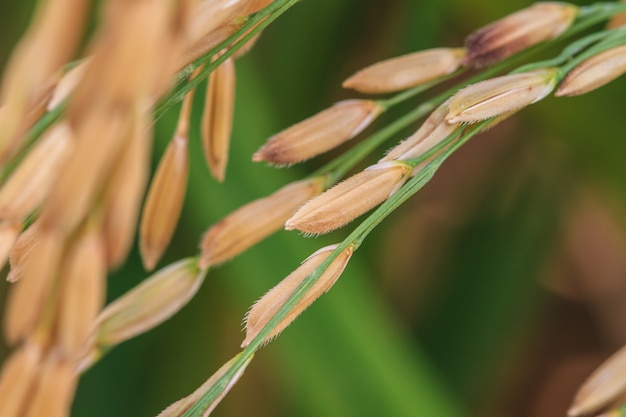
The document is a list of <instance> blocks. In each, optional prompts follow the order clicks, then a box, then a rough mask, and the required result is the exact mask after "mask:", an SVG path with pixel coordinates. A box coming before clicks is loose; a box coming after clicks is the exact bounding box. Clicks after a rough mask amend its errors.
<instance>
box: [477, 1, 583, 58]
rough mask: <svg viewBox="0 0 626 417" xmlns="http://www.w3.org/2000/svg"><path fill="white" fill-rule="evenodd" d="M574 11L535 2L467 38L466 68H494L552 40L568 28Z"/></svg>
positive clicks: (557, 5) (566, 6)
mask: <svg viewBox="0 0 626 417" xmlns="http://www.w3.org/2000/svg"><path fill="white" fill-rule="evenodd" d="M578 10H579V9H578V7H576V6H573V5H571V4H567V3H560V2H539V3H535V4H533V5H532V6H530V7H527V8H525V9H522V10H519V11H517V12H515V13H513V14H510V15H509V16H507V17H505V18H503V19H500V20H498V21H496V22H494V23H492V24H490V25H488V26H485V27H484V28H482V29H479V30H478V31H476V32H474V33H472V34H471V35H469V36H468V37H467V39H466V41H465V46H466V47H467V57H466V59H465V61H466V64H467V65H471V66H473V67H479V68H480V67H484V66H487V65H492V64H495V63H496V62H498V61H501V60H503V59H505V58H507V57H509V56H511V55H513V54H515V53H517V52H519V51H522V50H524V49H527V48H529V47H531V46H533V45H535V44H538V43H540V42H543V41H547V40H550V39H553V38H556V37H557V36H559V35H560V34H561V33H563V32H564V31H565V30H567V28H569V27H570V25H571V24H572V22H573V21H574V19H575V18H576V15H577V14H578Z"/></svg>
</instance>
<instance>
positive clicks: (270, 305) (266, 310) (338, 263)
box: [241, 245, 354, 347]
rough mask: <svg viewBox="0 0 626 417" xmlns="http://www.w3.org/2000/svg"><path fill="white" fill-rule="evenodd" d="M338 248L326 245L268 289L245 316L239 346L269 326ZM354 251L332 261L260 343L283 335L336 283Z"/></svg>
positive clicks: (348, 251) (242, 345) (343, 252)
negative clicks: (301, 285) (243, 332)
mask: <svg viewBox="0 0 626 417" xmlns="http://www.w3.org/2000/svg"><path fill="white" fill-rule="evenodd" d="M336 247H337V245H331V246H326V247H324V248H322V249H320V250H318V251H317V252H315V253H314V254H312V255H311V256H309V257H308V258H307V259H305V260H304V262H302V264H301V265H300V266H299V267H298V268H297V269H296V270H295V271H293V272H292V273H291V274H289V275H288V276H287V277H286V278H285V279H283V280H282V281H281V282H280V283H279V284H278V285H276V286H275V287H274V288H272V289H271V290H269V291H268V292H267V293H266V294H265V295H264V296H263V297H261V298H260V299H259V300H258V301H257V302H255V303H254V305H253V306H252V308H251V309H250V311H249V312H248V314H247V315H246V338H245V340H244V341H243V343H242V344H241V347H246V346H248V345H249V344H250V342H252V340H253V339H254V338H255V337H256V336H257V335H258V334H259V332H260V331H261V330H263V327H265V325H267V323H269V321H270V320H271V319H272V317H273V316H274V315H275V314H276V313H277V312H278V310H280V308H281V307H282V306H283V305H284V304H285V303H286V302H287V300H288V299H289V297H291V295H292V294H293V293H294V291H296V289H297V288H298V287H299V286H300V284H302V282H303V281H304V279H305V278H306V277H308V276H309V275H311V274H312V273H313V271H314V270H315V269H316V268H317V267H318V266H320V265H321V264H322V262H324V260H325V259H326V258H327V257H328V255H330V253H331V252H332V251H333V250H335V248H336ZM353 250H354V249H353V248H352V247H351V246H349V247H348V248H346V249H344V250H343V251H342V252H341V253H340V254H339V256H337V258H335V259H334V260H333V261H332V262H331V264H330V265H329V266H328V268H327V269H326V270H325V271H324V272H323V273H322V275H321V276H320V277H319V279H318V280H317V281H316V282H315V284H314V285H313V286H312V287H311V288H310V289H309V290H308V291H307V292H306V293H305V294H304V296H303V297H302V298H301V299H300V301H298V302H297V303H296V304H295V305H294V306H293V308H292V309H291V310H290V311H289V313H287V315H286V316H285V317H284V318H283V319H282V320H281V321H280V322H279V323H278V324H277V325H276V327H274V329H272V331H271V332H270V333H269V334H268V335H267V337H266V338H265V339H264V340H263V343H268V342H269V341H270V340H272V339H273V338H274V337H276V336H277V335H278V334H279V333H280V332H282V331H283V330H284V329H285V328H286V327H287V326H289V324H291V322H292V321H294V320H295V319H296V317H298V316H299V315H300V313H302V312H303V311H304V310H305V309H306V308H307V307H308V306H310V305H311V304H312V303H313V302H314V301H315V300H317V299H318V298H319V297H320V296H321V295H322V294H324V293H325V292H327V291H328V290H329V289H330V288H331V287H332V286H333V285H334V284H335V282H336V281H337V279H338V278H339V276H340V275H341V273H342V272H343V270H344V268H345V267H346V265H347V264H348V261H349V260H350V257H351V256H352V252H353Z"/></svg>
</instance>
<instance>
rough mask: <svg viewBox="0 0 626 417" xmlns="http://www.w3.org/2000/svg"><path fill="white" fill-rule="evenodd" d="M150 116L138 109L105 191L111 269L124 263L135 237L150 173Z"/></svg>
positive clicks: (106, 239) (107, 244)
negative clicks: (126, 141) (124, 146)
mask: <svg viewBox="0 0 626 417" xmlns="http://www.w3.org/2000/svg"><path fill="white" fill-rule="evenodd" d="M137 107H140V106H137ZM148 117H149V116H148V115H147V114H146V113H144V112H142V109H141V108H138V109H137V111H136V114H135V117H134V120H133V127H132V129H131V132H130V135H129V138H128V143H127V144H126V148H125V150H124V152H123V154H122V156H121V159H120V161H119V162H118V164H117V166H116V167H115V169H114V171H113V174H112V175H111V179H110V180H109V184H108V185H107V189H106V191H105V197H104V223H103V233H104V240H105V244H106V254H107V264H108V266H109V268H115V267H117V266H119V265H120V264H121V263H122V262H123V261H124V259H125V258H126V256H127V254H128V251H129V250H130V247H131V245H132V243H133V239H134V237H135V232H136V229H137V218H138V217H139V210H140V208H141V202H142V199H143V194H144V191H145V188H146V183H147V180H148V175H149V170H150V150H151V145H152V137H151V127H150V124H151V122H150V120H149V118H148Z"/></svg>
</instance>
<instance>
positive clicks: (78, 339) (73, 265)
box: [55, 221, 106, 359]
mask: <svg viewBox="0 0 626 417" xmlns="http://www.w3.org/2000/svg"><path fill="white" fill-rule="evenodd" d="M60 289H61V294H60V301H59V306H58V313H57V314H58V318H57V326H56V328H57V335H56V337H57V340H56V341H55V342H56V345H58V346H59V349H60V351H61V352H62V353H63V354H64V356H66V357H68V358H72V359H75V358H77V357H78V355H79V354H80V353H82V351H83V349H84V345H85V342H86V341H87V336H88V335H89V332H90V331H91V329H92V327H93V324H94V322H95V319H96V317H97V315H98V313H99V312H100V310H101V308H102V305H103V304H104V298H105V292H106V262H105V252H104V245H103V243H102V239H101V236H100V231H99V228H98V224H97V223H96V222H95V221H92V222H90V223H88V224H87V225H86V226H85V227H84V229H83V230H82V231H81V232H80V234H79V236H78V237H77V238H76V240H75V241H74V243H73V244H72V247H71V248H70V249H69V251H68V252H67V253H66V255H65V256H64V264H63V266H62V268H61V280H60Z"/></svg>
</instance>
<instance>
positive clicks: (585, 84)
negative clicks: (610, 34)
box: [554, 45, 626, 97]
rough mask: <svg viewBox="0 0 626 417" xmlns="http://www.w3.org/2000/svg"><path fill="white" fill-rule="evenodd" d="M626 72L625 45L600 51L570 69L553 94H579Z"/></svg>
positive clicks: (559, 95) (598, 86) (558, 95)
mask: <svg viewBox="0 0 626 417" xmlns="http://www.w3.org/2000/svg"><path fill="white" fill-rule="evenodd" d="M625 72H626V45H622V46H619V47H617V48H612V49H609V50H607V51H604V52H601V53H599V54H598V55H595V56H593V57H591V58H589V59H587V60H585V61H583V62H582V63H581V64H580V65H578V66H577V67H575V68H574V69H573V70H571V71H570V72H569V73H568V74H567V75H566V76H565V79H564V80H563V82H562V83H561V85H559V88H558V89H557V90H556V93H554V95H555V96H557V97H561V96H570V97H571V96H579V95H581V94H585V93H588V92H589V91H593V90H595V89H597V88H600V87H602V86H603V85H605V84H608V83H610V82H611V81H613V80H614V79H616V78H617V77H620V76H621V75H623V74H624V73H625Z"/></svg>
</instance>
